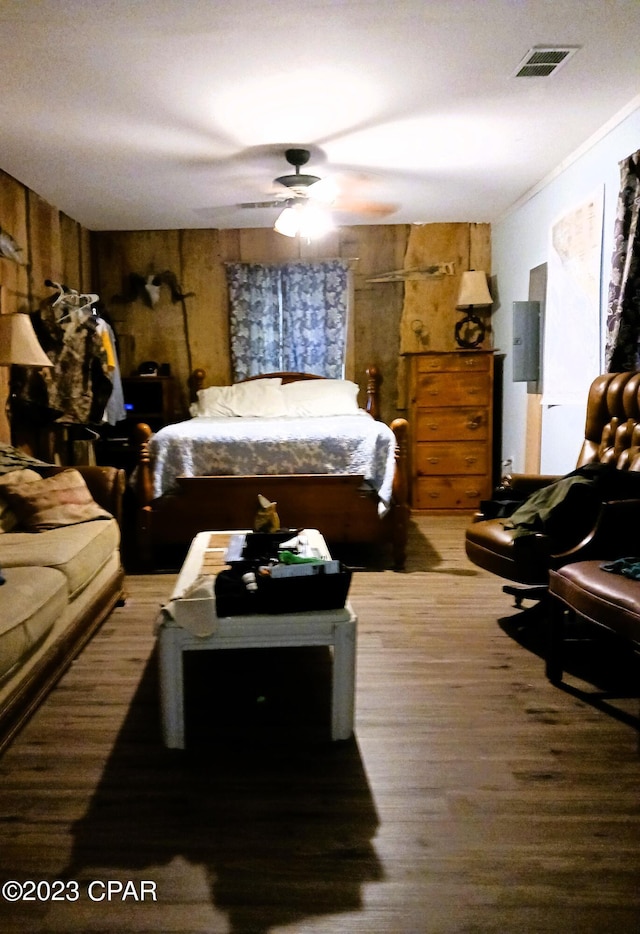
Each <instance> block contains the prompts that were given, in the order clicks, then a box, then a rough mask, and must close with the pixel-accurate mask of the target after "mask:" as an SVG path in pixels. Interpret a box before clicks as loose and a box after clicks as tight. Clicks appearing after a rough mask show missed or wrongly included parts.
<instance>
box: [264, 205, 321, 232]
mask: <svg viewBox="0 0 640 934" xmlns="http://www.w3.org/2000/svg"><path fill="white" fill-rule="evenodd" d="M333 227H334V225H333V221H332V220H331V216H330V215H329V212H328V211H326V210H324V208H322V207H320V206H319V205H317V204H310V203H309V202H307V203H305V204H293V205H289V206H288V207H286V208H285V209H284V211H282V213H281V214H280V215H279V216H278V217H277V219H276V222H275V224H274V225H273V229H274V230H275V231H277V233H279V234H282V235H283V236H285V237H302V238H304V239H305V240H317V239H319V238H320V237H323V236H324V235H325V234H326V233H328V232H329V231H330V230H333Z"/></svg>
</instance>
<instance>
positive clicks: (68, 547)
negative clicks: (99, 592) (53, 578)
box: [0, 519, 120, 599]
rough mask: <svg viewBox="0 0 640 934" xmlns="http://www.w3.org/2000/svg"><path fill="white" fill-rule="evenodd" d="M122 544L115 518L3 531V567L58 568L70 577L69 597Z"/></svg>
mask: <svg viewBox="0 0 640 934" xmlns="http://www.w3.org/2000/svg"><path fill="white" fill-rule="evenodd" d="M119 544H120V529H119V526H118V523H117V522H116V520H115V519H108V520H104V519H100V520H97V521H93V522H83V523H80V524H78V525H69V526H63V527H62V528H59V529H50V530H49V531H47V532H7V533H6V534H5V535H0V567H1V568H3V569H5V571H6V569H8V568H16V567H34V568H38V567H49V568H57V569H58V570H59V571H62V573H63V574H64V575H65V577H66V578H67V586H68V594H69V598H70V599H73V598H74V597H75V595H76V594H77V593H79V592H80V591H81V590H83V589H84V588H85V587H86V585H87V584H88V583H89V582H90V581H91V580H92V578H93V577H94V576H95V575H96V574H97V573H98V571H99V570H100V568H101V567H102V566H103V565H104V564H105V562H106V561H108V560H109V558H110V557H111V555H112V554H113V552H114V550H115V549H117V548H118V546H119Z"/></svg>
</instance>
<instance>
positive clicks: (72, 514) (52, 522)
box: [2, 469, 111, 532]
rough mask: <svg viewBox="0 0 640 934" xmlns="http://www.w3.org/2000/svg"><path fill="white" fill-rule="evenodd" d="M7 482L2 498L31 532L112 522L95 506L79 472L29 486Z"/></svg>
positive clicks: (7, 479)
mask: <svg viewBox="0 0 640 934" xmlns="http://www.w3.org/2000/svg"><path fill="white" fill-rule="evenodd" d="M24 472H25V471H20V473H24ZM36 476H37V475H36ZM3 480H4V481H5V482H4V484H3V486H2V495H3V496H4V497H5V498H6V500H7V501H8V503H9V506H10V507H11V509H12V510H13V512H14V513H15V514H16V516H17V518H18V524H19V525H20V526H22V528H24V529H27V530H28V531H30V532H39V531H44V530H45V529H56V528H59V527H60V526H64V525H75V524H76V523H78V522H88V521H89V520H90V519H110V518H111V514H110V513H108V512H107V511H106V509H102V507H100V506H98V504H97V503H96V502H95V500H94V499H93V497H92V496H91V493H90V492H89V489H88V487H87V484H86V483H85V481H84V477H83V476H82V474H80V473H79V471H77V470H73V469H70V470H63V471H61V472H60V473H57V474H54V475H53V476H52V477H45V478H44V479H42V478H41V477H39V476H38V479H37V481H36V480H33V481H28V482H26V483H25V482H24V477H23V478H21V479H16V480H15V481H14V482H11V481H10V479H9V477H8V476H5V477H4V478H3Z"/></svg>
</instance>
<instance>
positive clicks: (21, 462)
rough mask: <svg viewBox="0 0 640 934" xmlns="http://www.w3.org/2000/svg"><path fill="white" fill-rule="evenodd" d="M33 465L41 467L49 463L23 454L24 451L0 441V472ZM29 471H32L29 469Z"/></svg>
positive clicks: (5, 472) (3, 472) (4, 472)
mask: <svg viewBox="0 0 640 934" xmlns="http://www.w3.org/2000/svg"><path fill="white" fill-rule="evenodd" d="M34 465H39V466H42V467H46V466H51V465H50V464H46V463H45V461H41V460H39V459H38V458H37V457H32V456H31V455H30V454H25V452H24V451H20V450H19V449H18V448H14V447H13V446H12V445H10V444H4V442H1V443H0V474H7V473H9V472H13V471H14V470H20V469H21V468H22V467H32V466H34ZM31 473H33V471H31Z"/></svg>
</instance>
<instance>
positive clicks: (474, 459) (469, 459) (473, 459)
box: [464, 455, 478, 466]
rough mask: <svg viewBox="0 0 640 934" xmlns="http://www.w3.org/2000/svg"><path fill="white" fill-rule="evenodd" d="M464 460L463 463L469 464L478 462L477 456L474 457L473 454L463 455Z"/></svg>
mask: <svg viewBox="0 0 640 934" xmlns="http://www.w3.org/2000/svg"><path fill="white" fill-rule="evenodd" d="M464 462H465V464H469V465H470V466H471V464H477V463H478V458H477V457H474V456H473V455H469V457H465V459H464Z"/></svg>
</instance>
